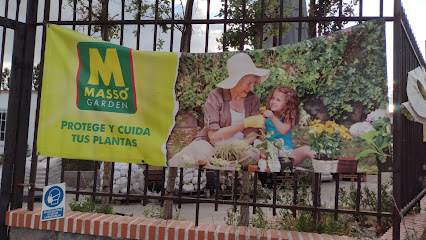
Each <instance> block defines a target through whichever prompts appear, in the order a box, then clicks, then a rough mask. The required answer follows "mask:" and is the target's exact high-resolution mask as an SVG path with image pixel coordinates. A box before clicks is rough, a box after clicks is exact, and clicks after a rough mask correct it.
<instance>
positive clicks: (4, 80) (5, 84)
mask: <svg viewBox="0 0 426 240" xmlns="http://www.w3.org/2000/svg"><path fill="white" fill-rule="evenodd" d="M0 81H1V83H0V90H9V88H10V69H9V68H5V69H3V71H2V73H1V79H0Z"/></svg>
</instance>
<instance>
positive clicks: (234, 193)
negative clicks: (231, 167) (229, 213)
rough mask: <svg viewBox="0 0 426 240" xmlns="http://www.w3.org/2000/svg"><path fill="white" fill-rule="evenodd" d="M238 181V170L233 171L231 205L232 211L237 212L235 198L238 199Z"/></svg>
mask: <svg viewBox="0 0 426 240" xmlns="http://www.w3.org/2000/svg"><path fill="white" fill-rule="evenodd" d="M238 183H239V181H238V172H237V171H235V172H234V186H233V189H232V190H233V194H232V196H233V205H234V212H237V200H238V186H239V184H238Z"/></svg>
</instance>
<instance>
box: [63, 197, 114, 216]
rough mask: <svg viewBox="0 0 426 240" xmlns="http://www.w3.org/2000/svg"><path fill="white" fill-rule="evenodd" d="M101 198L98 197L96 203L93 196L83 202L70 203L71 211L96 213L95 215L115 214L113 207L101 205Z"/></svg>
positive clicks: (74, 201)
mask: <svg viewBox="0 0 426 240" xmlns="http://www.w3.org/2000/svg"><path fill="white" fill-rule="evenodd" d="M99 202H100V201H99V197H96V199H95V202H92V197H91V196H86V197H85V198H84V200H83V201H82V202H77V201H76V200H75V199H74V200H73V201H72V202H71V203H70V209H71V211H78V212H94V213H105V214H114V212H113V207H112V206H111V205H109V204H108V205H106V206H103V205H102V204H100V203H99Z"/></svg>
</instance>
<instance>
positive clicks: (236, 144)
mask: <svg viewBox="0 0 426 240" xmlns="http://www.w3.org/2000/svg"><path fill="white" fill-rule="evenodd" d="M248 146H249V145H248V143H247V142H246V141H244V140H236V141H234V142H232V143H231V147H234V148H236V149H244V150H245V149H246V148H247V147H248Z"/></svg>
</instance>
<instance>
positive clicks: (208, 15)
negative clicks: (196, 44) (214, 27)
mask: <svg viewBox="0 0 426 240" xmlns="http://www.w3.org/2000/svg"><path fill="white" fill-rule="evenodd" d="M206 18H207V20H208V19H210V0H207V17H206ZM209 31H210V24H208V23H207V24H206V39H205V40H204V42H205V46H204V52H208V51H209Z"/></svg>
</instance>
